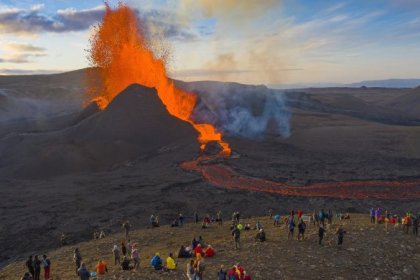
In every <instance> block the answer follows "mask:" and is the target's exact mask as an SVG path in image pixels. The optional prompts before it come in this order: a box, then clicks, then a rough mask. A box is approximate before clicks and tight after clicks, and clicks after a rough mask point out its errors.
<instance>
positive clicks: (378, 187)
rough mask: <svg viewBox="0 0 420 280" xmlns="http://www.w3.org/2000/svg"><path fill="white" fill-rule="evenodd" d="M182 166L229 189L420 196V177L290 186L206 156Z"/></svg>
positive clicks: (318, 194)
mask: <svg viewBox="0 0 420 280" xmlns="http://www.w3.org/2000/svg"><path fill="white" fill-rule="evenodd" d="M181 168H183V169H184V170H187V171H193V172H199V173H201V174H202V176H203V177H204V178H205V179H206V180H207V181H208V182H209V183H211V184H212V185H215V186H218V187H223V188H227V189H237V190H248V191H257V192H267V193H276V194H280V195H285V196H305V197H331V198H342V199H379V200H381V199H383V200H391V199H392V200H413V199H420V179H417V180H402V181H381V180H367V181H345V182H322V183H313V184H310V185H306V186H289V185H287V184H285V183H281V182H274V181H269V180H265V179H261V178H255V177H250V176H245V175H241V174H238V173H237V172H235V171H234V170H233V169H232V168H230V167H228V166H227V165H225V164H222V163H213V164H211V163H203V162H202V160H200V159H198V160H194V161H189V162H184V163H182V164H181Z"/></svg>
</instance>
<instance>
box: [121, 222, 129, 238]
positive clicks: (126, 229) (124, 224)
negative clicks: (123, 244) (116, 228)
mask: <svg viewBox="0 0 420 280" xmlns="http://www.w3.org/2000/svg"><path fill="white" fill-rule="evenodd" d="M122 227H123V228H124V231H125V240H128V239H130V228H131V225H130V222H129V221H126V222H125V223H123V224H122Z"/></svg>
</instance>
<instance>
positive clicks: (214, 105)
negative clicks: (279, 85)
mask: <svg viewBox="0 0 420 280" xmlns="http://www.w3.org/2000/svg"><path fill="white" fill-rule="evenodd" d="M199 84H200V85H199V86H198V87H200V88H201V89H203V88H204V90H201V91H200V90H199V91H198V92H199V103H198V104H197V107H196V108H195V110H194V118H195V119H196V121H197V122H209V123H212V124H214V125H215V126H216V128H217V129H218V130H220V131H222V132H223V133H225V134H228V135H233V136H241V137H247V138H261V137H264V136H265V135H267V134H275V135H280V136H283V137H288V136H289V135H290V122H289V121H290V112H289V110H288V109H287V106H286V105H285V101H284V95H283V93H282V92H280V91H275V90H271V89H268V88H267V87H265V86H246V85H240V84H234V83H229V84H225V83H211V82H200V83H199Z"/></svg>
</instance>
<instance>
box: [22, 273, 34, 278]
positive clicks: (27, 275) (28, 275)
mask: <svg viewBox="0 0 420 280" xmlns="http://www.w3.org/2000/svg"><path fill="white" fill-rule="evenodd" d="M20 280H33V278H32V275H31V274H30V273H29V272H25V274H24V275H23V276H22V278H20Z"/></svg>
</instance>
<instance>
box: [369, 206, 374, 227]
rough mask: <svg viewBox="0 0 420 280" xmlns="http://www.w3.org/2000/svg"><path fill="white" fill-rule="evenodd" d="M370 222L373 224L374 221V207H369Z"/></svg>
mask: <svg viewBox="0 0 420 280" xmlns="http://www.w3.org/2000/svg"><path fill="white" fill-rule="evenodd" d="M370 223H371V224H374V223H375V208H373V207H372V208H371V209H370Z"/></svg>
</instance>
